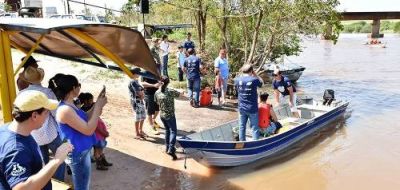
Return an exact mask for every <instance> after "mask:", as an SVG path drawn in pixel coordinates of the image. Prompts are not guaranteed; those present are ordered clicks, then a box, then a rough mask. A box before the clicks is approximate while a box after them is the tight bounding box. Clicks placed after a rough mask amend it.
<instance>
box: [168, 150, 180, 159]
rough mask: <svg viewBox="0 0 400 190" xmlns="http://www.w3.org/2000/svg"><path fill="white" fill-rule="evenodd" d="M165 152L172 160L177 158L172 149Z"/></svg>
mask: <svg viewBox="0 0 400 190" xmlns="http://www.w3.org/2000/svg"><path fill="white" fill-rule="evenodd" d="M167 154H169V155H170V156H171V157H172V160H177V159H178V156H176V154H175V152H174V151H168V152H167Z"/></svg>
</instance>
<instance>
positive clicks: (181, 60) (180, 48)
mask: <svg viewBox="0 0 400 190" xmlns="http://www.w3.org/2000/svg"><path fill="white" fill-rule="evenodd" d="M185 58H186V56H185V53H184V52H183V46H181V45H180V46H178V52H176V59H177V60H176V62H177V64H176V66H177V67H178V79H179V81H183V70H182V69H183V64H184V63H185Z"/></svg>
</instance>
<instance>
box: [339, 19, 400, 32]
mask: <svg viewBox="0 0 400 190" xmlns="http://www.w3.org/2000/svg"><path fill="white" fill-rule="evenodd" d="M371 23H372V21H346V22H342V24H343V31H342V32H344V33H371V30H372V25H371ZM380 32H382V33H400V21H381V25H380Z"/></svg>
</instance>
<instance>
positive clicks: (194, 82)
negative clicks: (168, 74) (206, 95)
mask: <svg viewBox="0 0 400 190" xmlns="http://www.w3.org/2000/svg"><path fill="white" fill-rule="evenodd" d="M200 83H201V79H200V78H196V79H188V85H187V86H188V95H189V100H193V96H194V102H195V104H196V105H199V97H200Z"/></svg>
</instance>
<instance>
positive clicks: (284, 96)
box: [272, 69, 300, 117]
mask: <svg viewBox="0 0 400 190" xmlns="http://www.w3.org/2000/svg"><path fill="white" fill-rule="evenodd" d="M272 76H273V77H274V80H273V81H272V88H273V89H274V95H275V101H276V103H277V104H282V103H289V106H290V111H291V112H292V114H293V115H294V116H295V117H300V116H299V113H298V112H297V107H296V106H297V105H296V98H297V97H296V87H294V86H293V84H292V83H291V82H290V80H289V79H288V78H287V77H284V76H282V72H281V71H280V70H279V69H275V70H274V72H273V73H272Z"/></svg>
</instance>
